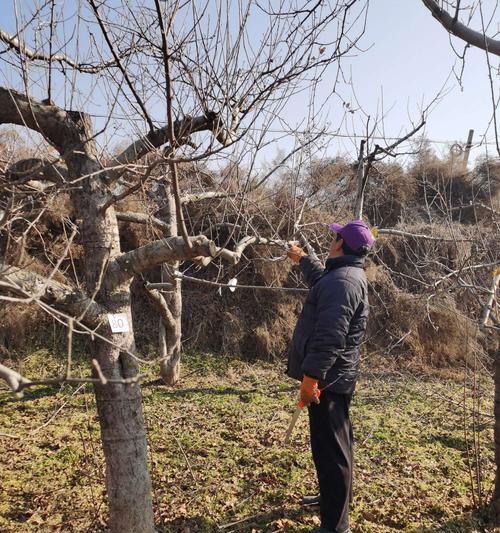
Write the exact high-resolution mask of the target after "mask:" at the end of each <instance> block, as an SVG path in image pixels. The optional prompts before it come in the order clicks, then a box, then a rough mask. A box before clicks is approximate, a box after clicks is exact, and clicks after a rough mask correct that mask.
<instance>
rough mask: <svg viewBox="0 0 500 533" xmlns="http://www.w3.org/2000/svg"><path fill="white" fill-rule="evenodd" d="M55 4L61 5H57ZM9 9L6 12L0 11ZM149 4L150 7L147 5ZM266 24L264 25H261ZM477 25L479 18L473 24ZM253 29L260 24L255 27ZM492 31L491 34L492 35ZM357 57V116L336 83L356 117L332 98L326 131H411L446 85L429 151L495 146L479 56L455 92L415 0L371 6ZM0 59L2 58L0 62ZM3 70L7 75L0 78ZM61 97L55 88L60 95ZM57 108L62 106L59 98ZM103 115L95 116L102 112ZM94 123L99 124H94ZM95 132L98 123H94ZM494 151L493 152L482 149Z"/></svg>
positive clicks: (6, 20) (336, 149) (324, 87)
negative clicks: (378, 119) (470, 144)
mask: <svg viewBox="0 0 500 533" xmlns="http://www.w3.org/2000/svg"><path fill="white" fill-rule="evenodd" d="M58 3H59V4H61V2H58ZM6 4H10V8H9V9H7V8H6ZM151 4H152V2H151ZM32 5H33V4H32V3H31V2H30V1H29V0H23V1H19V0H18V2H17V6H18V10H22V8H23V7H26V6H32ZM76 5H77V2H76V1H75V0H66V1H65V2H64V8H65V11H66V10H68V12H71V11H74V10H75V9H76ZM483 5H484V7H485V11H486V12H487V13H491V12H492V6H493V5H494V1H493V0H483ZM13 6H14V2H12V3H11V2H5V4H4V8H5V9H6V12H5V15H6V16H4V17H3V20H2V22H1V23H0V25H1V26H2V28H4V29H7V30H8V31H10V32H13V31H15V24H14V15H13V14H14V7H13ZM262 22H264V21H262ZM473 22H474V23H476V24H477V20H476V21H473ZM253 24H254V25H255V28H256V29H257V28H258V26H259V21H258V20H256V21H254V22H253ZM498 24H499V22H498V17H497V20H494V21H493V29H497V28H498ZM493 32H494V30H492V32H491V33H493ZM454 43H455V44H456V45H457V50H459V51H462V49H463V44H462V43H460V42H459V41H457V40H456V39H455V40H454ZM360 48H362V51H359V53H356V54H353V55H352V56H351V57H349V58H344V60H343V72H344V75H345V76H347V77H349V78H352V82H353V87H354V91H355V94H356V97H357V100H358V102H359V104H360V105H361V106H362V108H363V112H362V111H360V110H358V109H357V103H356V101H355V99H354V97H353V95H352V89H351V87H350V86H349V84H340V85H339V87H338V89H339V93H340V94H342V97H343V99H344V100H345V101H349V103H350V105H351V108H353V109H355V112H354V114H352V115H348V116H349V118H350V119H351V122H350V123H348V124H346V123H345V122H343V118H344V109H343V107H342V105H341V102H340V100H339V99H338V98H330V99H329V100H328V101H327V103H326V106H325V108H324V109H323V110H322V114H321V119H322V122H324V123H325V124H327V125H328V129H329V130H330V131H335V132H338V133H341V134H342V135H347V136H348V135H351V134H362V133H363V124H364V122H365V120H366V116H365V114H369V115H370V116H371V117H375V116H376V115H377V114H380V112H381V106H382V101H383V104H384V105H383V107H384V110H385V112H386V113H387V114H386V116H385V118H384V121H383V130H384V132H385V135H387V136H388V137H395V136H398V135H400V134H402V133H404V132H405V131H406V130H407V129H408V128H409V127H411V121H412V120H413V121H418V119H419V116H420V110H421V108H422V106H426V105H428V104H429V103H430V101H432V100H433V98H434V97H435V96H436V94H437V93H438V92H439V91H440V90H441V89H442V88H443V87H444V86H445V87H446V93H447V94H446V95H445V96H444V97H443V98H442V99H441V100H440V101H439V103H438V104H437V105H435V106H433V110H432V113H431V114H430V115H429V117H428V120H427V124H426V128H425V135H426V136H427V137H428V138H429V139H431V140H437V141H444V143H437V144H434V145H433V146H434V147H435V149H436V150H438V152H440V153H442V154H444V153H446V152H447V150H448V144H446V143H447V142H450V143H453V142H455V141H459V142H463V141H465V139H466V137H467V133H468V130H469V129H470V128H472V129H474V130H475V139H474V140H475V142H476V143H477V142H479V141H481V139H483V138H487V139H488V140H490V141H491V140H493V138H494V133H493V130H492V128H491V127H489V122H490V119H491V115H492V104H491V94H490V86H489V83H488V78H487V75H488V71H487V64H486V58H485V53H484V52H483V51H481V50H477V49H474V48H470V49H469V50H468V52H467V57H466V63H465V71H464V75H463V86H462V87H460V85H459V84H458V82H457V80H456V78H455V77H454V76H453V74H452V73H451V69H452V68H453V66H455V67H456V70H457V72H458V71H460V68H461V64H460V61H459V59H458V58H457V56H456V55H455V54H454V52H453V50H452V48H451V46H450V40H449V36H448V34H447V32H446V31H445V30H444V29H443V28H442V27H441V26H440V25H439V24H438V22H437V21H436V20H434V19H433V18H432V16H431V14H430V12H429V11H428V10H427V9H426V8H425V7H424V6H423V4H422V2H421V1H420V0H372V1H371V3H370V8H369V15H368V22H367V27H366V33H365V35H364V36H363V37H362V39H361V41H360ZM491 60H492V64H493V66H494V67H497V68H498V64H499V61H498V58H494V57H492V58H491ZM0 61H1V58H0ZM1 70H2V72H3V79H2V81H1V82H2V83H8V81H9V73H8V67H6V66H5V65H3V66H2V68H1ZM6 72H7V75H6V74H5V73H6ZM334 75H335V71H334V69H331V70H329V71H327V72H326V73H325V75H324V77H323V79H322V82H321V84H320V85H319V87H318V93H317V100H318V102H321V101H323V100H325V99H326V98H327V96H328V95H329V90H330V88H331V86H332V83H333V81H334ZM80 80H81V82H80V88H81V90H82V98H83V97H84V95H85V92H86V91H87V92H88V85H87V84H86V82H85V80H84V79H82V78H80ZM494 82H495V91H496V93H497V94H498V90H499V84H498V74H497V75H496V77H495V79H494ZM63 92H64V91H62V89H61V88H59V95H62V94H63ZM60 100H61V101H56V103H58V104H59V105H67V102H64V101H63V100H64V98H63V97H62V96H61V98H60ZM102 103H103V100H99V97H97V98H96V100H95V103H94V109H93V110H94V112H95V113H96V114H97V113H98V112H99V107H103V106H102V105H101V104H102ZM105 111H106V109H104V108H103V109H102V110H101V112H102V113H104V114H105ZM283 114H284V117H286V120H287V122H288V123H289V124H300V123H303V121H304V117H305V115H306V114H307V98H306V97H305V96H304V95H302V96H300V97H297V98H295V99H292V101H291V103H290V105H289V106H288V107H286V108H285V109H284V110H283ZM96 120H97V122H99V119H96ZM97 126H98V127H99V124H97ZM121 133H122V138H125V139H127V138H128V132H125V131H122V132H121ZM112 135H113V136H115V137H114V138H117V139H119V138H120V127H117V128H115V129H114V130H113V133H112ZM327 139H328V140H329V142H328V144H327V145H326V147H325V148H324V151H323V154H324V155H328V156H335V155H338V154H341V155H347V156H350V157H355V155H356V150H357V145H358V142H359V141H358V140H357V139H354V138H353V139H349V138H346V137H340V138H337V137H332V138H329V137H328V138H327ZM290 146H292V141H291V140H289V141H286V140H280V141H277V142H276V146H271V147H269V148H268V149H266V150H265V152H264V157H265V158H268V159H272V157H273V156H274V154H275V153H276V151H277V150H279V149H281V150H285V151H286V149H287V148H289V147H290ZM486 146H487V145H484V144H483V145H482V146H480V147H475V148H474V149H473V153H472V157H473V158H474V157H477V156H478V155H480V154H482V153H484V151H485V149H486ZM488 150H489V151H490V153H494V146H493V145H490V146H488Z"/></svg>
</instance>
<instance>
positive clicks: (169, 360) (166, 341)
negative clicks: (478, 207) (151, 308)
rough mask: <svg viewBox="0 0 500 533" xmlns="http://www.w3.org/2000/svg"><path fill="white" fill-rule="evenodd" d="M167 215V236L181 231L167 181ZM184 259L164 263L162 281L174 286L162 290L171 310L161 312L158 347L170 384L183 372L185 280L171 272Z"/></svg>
mask: <svg viewBox="0 0 500 533" xmlns="http://www.w3.org/2000/svg"><path fill="white" fill-rule="evenodd" d="M165 199H166V204H165V216H164V217H162V219H163V221H164V222H165V223H166V224H167V227H168V230H167V231H166V232H165V236H168V237H174V236H177V234H178V224H177V209H176V205H175V198H174V195H173V194H172V186H171V184H170V183H169V182H166V183H165ZM179 266H180V261H176V262H175V263H173V264H172V265H165V264H164V265H162V267H161V269H162V281H168V282H170V283H171V284H172V290H171V291H169V292H168V293H161V298H162V299H163V304H164V305H165V306H166V307H167V308H168V309H169V311H170V313H163V314H160V324H159V333H158V351H159V356H160V358H161V359H160V376H161V377H162V379H163V381H164V382H165V383H166V384H167V385H170V386H173V385H175V384H176V383H178V381H179V378H180V373H181V338H182V324H181V315H182V290H181V280H180V279H177V278H175V277H173V276H172V275H171V273H172V272H173V270H177V269H178V268H179Z"/></svg>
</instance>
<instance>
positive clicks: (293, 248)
mask: <svg viewBox="0 0 500 533" xmlns="http://www.w3.org/2000/svg"><path fill="white" fill-rule="evenodd" d="M288 244H289V247H288V251H287V253H286V255H288V257H289V258H290V259H291V260H292V261H293V262H294V263H298V262H299V261H300V258H301V257H305V256H306V255H307V254H306V253H305V252H304V250H302V248H301V247H300V246H297V245H296V244H294V243H292V242H289V243H288Z"/></svg>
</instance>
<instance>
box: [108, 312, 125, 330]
mask: <svg viewBox="0 0 500 533" xmlns="http://www.w3.org/2000/svg"><path fill="white" fill-rule="evenodd" d="M108 321H109V325H110V326H111V331H112V332H113V333H128V332H129V331H130V329H129V326H128V318H127V314H126V313H115V314H113V313H108Z"/></svg>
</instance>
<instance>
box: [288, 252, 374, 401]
mask: <svg viewBox="0 0 500 533" xmlns="http://www.w3.org/2000/svg"><path fill="white" fill-rule="evenodd" d="M300 266H301V268H302V271H303V274H304V277H305V279H306V281H307V283H308V284H309V286H310V287H311V289H310V291H309V293H308V295H307V298H306V300H305V303H304V307H303V309H302V312H301V313H300V316H299V319H298V321H297V325H296V326H295V331H294V334H293V338H292V343H291V346H290V350H289V352H288V368H287V374H288V376H290V377H291V378H295V379H299V380H301V379H302V378H303V376H304V374H306V375H308V376H310V377H312V378H316V379H318V380H319V382H320V383H319V387H320V389H327V390H330V391H332V392H337V393H342V394H352V393H353V392H354V388H355V386H356V380H357V378H358V374H359V346H360V344H361V342H362V340H363V337H364V335H365V330H366V322H367V318H368V286H367V281H366V276H365V272H364V270H363V266H364V259H363V258H361V257H356V256H353V255H344V256H342V257H336V258H334V259H328V260H327V262H326V268H323V267H322V265H321V264H320V263H319V262H317V261H314V260H312V259H311V258H310V257H303V258H302V259H301V260H300Z"/></svg>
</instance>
